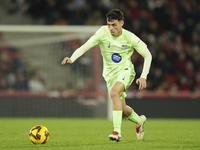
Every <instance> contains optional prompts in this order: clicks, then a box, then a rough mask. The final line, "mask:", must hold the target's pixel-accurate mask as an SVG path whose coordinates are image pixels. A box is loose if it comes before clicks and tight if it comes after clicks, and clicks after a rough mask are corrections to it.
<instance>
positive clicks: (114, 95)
mask: <svg viewBox="0 0 200 150" xmlns="http://www.w3.org/2000/svg"><path fill="white" fill-rule="evenodd" d="M110 97H111V99H112V100H114V99H115V98H117V97H119V94H118V92H117V91H116V90H115V89H112V90H111V91H110Z"/></svg>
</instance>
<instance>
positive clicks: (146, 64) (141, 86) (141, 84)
mask: <svg viewBox="0 0 200 150" xmlns="http://www.w3.org/2000/svg"><path fill="white" fill-rule="evenodd" d="M140 55H141V56H142V57H143V58H144V65H143V70H142V74H141V76H140V78H139V79H137V80H136V84H138V85H139V90H142V89H144V88H146V87H147V82H146V79H147V75H148V73H149V70H150V66H151V61H152V56H151V53H150V51H149V50H148V48H146V49H144V50H143V51H142V52H141V53H140Z"/></svg>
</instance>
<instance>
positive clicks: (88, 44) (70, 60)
mask: <svg viewBox="0 0 200 150" xmlns="http://www.w3.org/2000/svg"><path fill="white" fill-rule="evenodd" d="M102 33H103V32H102V28H100V29H99V30H98V31H97V32H96V33H95V34H94V35H93V36H92V37H90V39H89V40H88V41H87V42H86V43H85V44H84V45H82V46H81V47H79V48H78V49H76V50H75V52H74V53H73V54H72V56H71V57H70V58H69V57H65V58H64V59H63V61H62V62H61V64H62V65H65V64H71V63H73V62H74V61H75V60H76V59H78V58H79V57H80V56H82V55H83V54H84V53H85V52H86V51H88V50H89V49H90V48H92V47H93V46H95V45H97V44H98V43H99V41H100V40H101V36H102Z"/></svg>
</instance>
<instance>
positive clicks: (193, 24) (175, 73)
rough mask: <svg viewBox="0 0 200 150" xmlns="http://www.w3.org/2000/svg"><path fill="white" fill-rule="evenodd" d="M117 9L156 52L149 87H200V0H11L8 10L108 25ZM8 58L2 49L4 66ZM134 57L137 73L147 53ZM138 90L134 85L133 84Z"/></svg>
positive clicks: (44, 20)
mask: <svg viewBox="0 0 200 150" xmlns="http://www.w3.org/2000/svg"><path fill="white" fill-rule="evenodd" d="M112 8H118V9H120V10H121V11H122V12H123V13H124V21H125V24H124V28H125V29H127V30H129V31H131V32H133V33H134V34H136V35H137V36H138V37H140V38H141V39H142V40H143V41H144V42H145V43H146V44H147V46H148V48H149V50H150V51H151V54H152V56H153V61H152V66H151V70H150V73H149V75H148V80H147V81H148V88H147V90H154V91H155V90H156V91H193V92H194V91H200V48H199V46H200V1H199V0H176V1H174V0H11V1H10V7H9V8H8V13H10V14H11V15H12V14H16V13H17V14H20V15H22V16H23V15H29V16H30V17H32V19H34V20H37V23H38V24H45V25H104V24H106V20H105V19H106V18H105V15H106V13H107V12H108V11H110V9H112ZM4 57H5V56H3V55H2V54H1V58H0V65H1V70H2V67H3V65H4V64H5V63H4V62H3V61H4V60H5V58H4ZM132 61H133V64H134V65H135V71H136V74H137V75H136V78H138V77H139V76H140V74H141V71H142V66H143V58H142V57H141V56H140V55H139V54H138V53H137V52H134V53H133V56H132ZM15 64H16V63H15ZM35 72H36V74H38V73H37V71H35ZM17 76H18V77H19V78H20V77H21V78H22V75H20V74H17ZM23 76H24V75H23ZM37 76H39V75H37ZM32 78H33V77H32ZM36 78H39V77H36ZM41 82H42V79H41ZM29 84H30V83H29ZM16 86H17V83H16ZM2 89H3V88H2V82H1V84H0V90H2ZM27 89H28V88H26V90H27ZM136 89H137V86H136V85H135V84H133V85H132V86H131V87H130V90H136Z"/></svg>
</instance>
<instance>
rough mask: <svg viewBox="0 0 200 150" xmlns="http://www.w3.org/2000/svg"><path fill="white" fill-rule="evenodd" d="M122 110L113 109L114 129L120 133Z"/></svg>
mask: <svg viewBox="0 0 200 150" xmlns="http://www.w3.org/2000/svg"><path fill="white" fill-rule="evenodd" d="M121 124H122V110H113V125H114V131H117V132H118V133H120V134H121Z"/></svg>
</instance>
